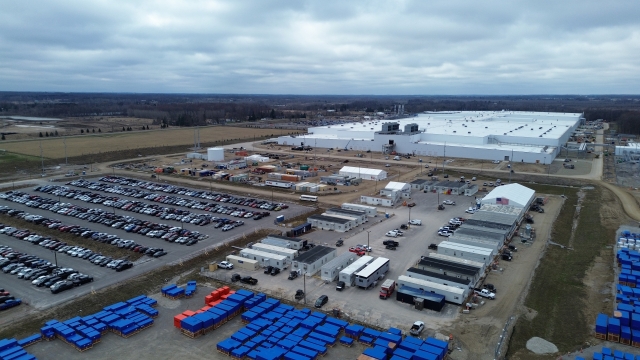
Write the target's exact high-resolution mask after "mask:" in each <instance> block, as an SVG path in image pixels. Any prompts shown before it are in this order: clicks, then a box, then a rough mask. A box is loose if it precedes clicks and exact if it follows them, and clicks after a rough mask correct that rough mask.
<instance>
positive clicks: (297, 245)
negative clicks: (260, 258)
mask: <svg viewBox="0 0 640 360" xmlns="http://www.w3.org/2000/svg"><path fill="white" fill-rule="evenodd" d="M260 242H261V243H263V244H267V245H273V246H279V247H282V248H286V249H293V250H300V249H302V248H303V247H304V246H305V245H307V240H306V239H301V238H290V237H286V236H279V235H267V237H266V238H264V239H262V240H260Z"/></svg>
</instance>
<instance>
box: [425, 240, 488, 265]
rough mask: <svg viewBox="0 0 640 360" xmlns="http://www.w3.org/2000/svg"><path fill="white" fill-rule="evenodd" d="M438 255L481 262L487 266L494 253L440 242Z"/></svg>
mask: <svg viewBox="0 0 640 360" xmlns="http://www.w3.org/2000/svg"><path fill="white" fill-rule="evenodd" d="M438 254H444V255H449V256H454V257H458V258H462V259H468V260H472V261H478V262H483V263H484V264H485V265H489V264H490V263H491V262H492V261H493V257H494V253H493V251H492V250H491V249H487V248H482V247H478V246H470V245H464V244H458V243H454V242H451V241H443V242H441V243H440V245H438Z"/></svg>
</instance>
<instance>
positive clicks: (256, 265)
mask: <svg viewBox="0 0 640 360" xmlns="http://www.w3.org/2000/svg"><path fill="white" fill-rule="evenodd" d="M226 259H227V261H228V262H230V263H232V264H233V267H234V268H237V269H242V270H248V271H255V270H258V269H260V262H258V261H257V260H252V259H247V258H243V257H242V256H235V255H227V258H226Z"/></svg>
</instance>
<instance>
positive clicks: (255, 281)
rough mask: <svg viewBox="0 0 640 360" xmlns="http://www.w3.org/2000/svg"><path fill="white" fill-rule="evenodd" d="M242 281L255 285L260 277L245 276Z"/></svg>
mask: <svg viewBox="0 0 640 360" xmlns="http://www.w3.org/2000/svg"><path fill="white" fill-rule="evenodd" d="M240 281H241V282H243V283H245V284H249V285H255V284H257V283H258V279H255V278H252V277H251V276H245V277H243V278H242V279H240Z"/></svg>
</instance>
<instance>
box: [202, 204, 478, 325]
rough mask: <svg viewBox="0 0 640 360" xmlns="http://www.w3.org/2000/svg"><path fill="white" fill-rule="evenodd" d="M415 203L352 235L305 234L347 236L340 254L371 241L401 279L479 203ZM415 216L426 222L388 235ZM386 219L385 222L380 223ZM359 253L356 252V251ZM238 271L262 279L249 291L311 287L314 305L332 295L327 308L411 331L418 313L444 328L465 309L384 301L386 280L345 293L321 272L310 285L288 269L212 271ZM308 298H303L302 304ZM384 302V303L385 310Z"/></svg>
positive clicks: (318, 238) (223, 275) (392, 275)
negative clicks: (390, 244) (393, 244)
mask: <svg viewBox="0 0 640 360" xmlns="http://www.w3.org/2000/svg"><path fill="white" fill-rule="evenodd" d="M445 199H452V200H454V201H455V202H456V203H457V205H449V206H446V207H445V209H444V210H437V205H438V201H440V202H442V201H444V200H445ZM411 201H413V202H415V203H416V204H417V205H416V206H415V207H412V208H408V207H399V208H396V209H389V210H388V213H389V215H390V217H389V218H388V219H385V216H384V215H382V214H378V216H377V217H374V218H369V222H368V223H366V224H365V226H364V227H360V226H359V227H358V228H357V229H354V230H352V231H350V232H347V233H338V232H331V231H322V230H316V231H314V232H312V233H310V234H308V235H307V236H305V238H308V239H310V240H312V241H313V242H316V243H322V244H324V243H327V244H328V245H329V246H334V244H335V241H336V240H337V239H339V238H342V239H343V240H344V245H343V246H342V247H338V248H337V249H338V255H340V254H342V253H344V252H347V251H349V247H352V246H355V245H357V244H361V245H367V243H368V244H369V246H371V250H372V251H371V252H370V253H368V255H370V256H374V257H380V256H382V257H386V258H388V259H390V267H389V272H388V273H387V275H386V276H385V279H394V280H396V279H397V278H398V276H400V275H402V274H404V272H405V270H407V269H408V268H410V267H412V266H414V265H415V264H416V263H417V262H418V261H419V260H420V256H422V255H425V254H426V253H427V252H428V251H429V250H428V249H427V248H428V246H429V244H431V243H435V244H439V243H440V242H442V241H444V240H445V239H446V237H444V236H439V235H438V234H437V231H438V228H439V227H441V226H443V225H445V224H446V223H447V222H448V221H449V220H450V219H451V218H453V217H458V216H462V217H464V215H468V214H465V209H467V208H468V207H469V205H470V204H471V203H472V202H473V201H474V198H473V197H465V196H443V195H440V196H439V197H438V195H437V194H433V193H426V194H425V193H422V192H415V193H414V194H413V197H412V199H411ZM409 212H411V214H410V215H411V217H409ZM410 218H411V219H420V220H422V225H421V226H417V225H412V226H410V228H409V229H408V230H404V235H403V236H399V237H395V238H391V237H387V236H385V233H386V232H387V231H389V230H392V229H396V228H400V226H401V225H403V224H406V223H407V222H408V221H409V219H410ZM382 219H384V221H381V222H380V220H382ZM331 239H333V241H331ZM389 239H393V240H395V241H397V242H399V243H400V245H399V246H398V247H397V249H396V250H389V249H386V247H385V245H383V243H382V242H383V241H384V240H389ZM354 256H356V255H355V254H354ZM233 273H240V274H242V275H251V276H253V277H255V278H257V279H258V285H257V286H254V287H252V286H247V288H248V289H259V290H260V291H264V292H266V293H267V294H273V295H274V296H281V297H283V298H287V299H290V300H292V301H293V300H294V295H295V292H296V290H298V289H303V288H305V287H306V303H307V305H309V306H311V305H313V303H314V302H315V300H316V299H317V298H318V297H319V296H320V295H327V296H328V297H329V302H328V303H327V304H326V305H325V306H324V308H325V309H331V308H334V307H335V308H340V309H341V310H342V311H343V312H344V314H345V316H346V318H349V319H353V320H358V321H366V322H367V323H370V324H373V325H378V326H381V327H389V326H395V327H399V328H402V329H404V330H408V328H409V327H410V325H411V324H412V323H413V322H414V321H415V320H416V319H417V318H418V317H420V318H424V316H429V321H428V322H427V326H428V327H429V328H430V331H435V330H437V329H441V328H442V327H443V326H447V325H451V324H452V323H453V321H454V320H455V319H456V318H457V316H458V313H459V309H460V308H459V307H458V306H454V305H451V304H447V305H446V306H445V307H444V309H443V310H442V311H441V312H439V313H438V312H434V311H430V310H423V311H422V312H419V311H417V310H414V309H413V308H412V307H411V306H409V305H408V304H404V303H401V302H398V301H395V296H393V299H392V300H386V302H385V300H381V299H379V296H378V293H379V285H380V283H381V282H380V281H379V282H378V286H375V287H373V288H370V289H368V290H364V289H360V288H356V287H353V288H351V287H348V288H346V289H345V290H343V291H342V292H338V291H336V290H335V286H336V283H335V282H332V283H328V284H327V283H325V282H324V281H322V280H321V279H320V277H319V274H317V276H314V277H312V278H307V279H306V284H304V282H303V279H302V277H298V278H297V279H295V280H287V274H288V271H284V272H283V273H281V274H279V275H276V276H270V275H266V274H263V273H262V271H255V272H248V271H242V270H238V271H236V270H231V271H229V270H218V271H216V272H212V273H208V274H209V276H211V277H215V278H219V279H222V280H226V281H228V280H229V279H230V277H231V274H233ZM305 285H306V286H305ZM302 302H303V301H300V303H302ZM381 306H384V307H383V308H381ZM381 309H384V311H381Z"/></svg>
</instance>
